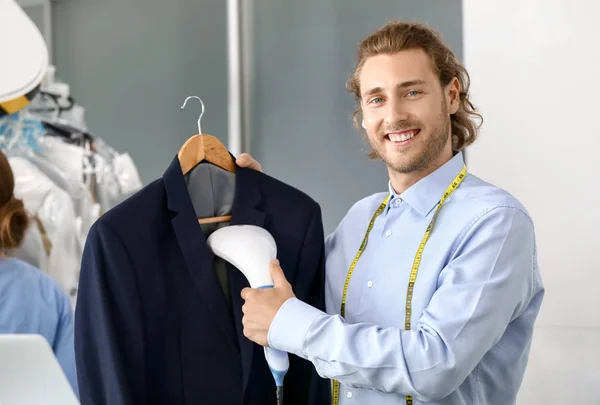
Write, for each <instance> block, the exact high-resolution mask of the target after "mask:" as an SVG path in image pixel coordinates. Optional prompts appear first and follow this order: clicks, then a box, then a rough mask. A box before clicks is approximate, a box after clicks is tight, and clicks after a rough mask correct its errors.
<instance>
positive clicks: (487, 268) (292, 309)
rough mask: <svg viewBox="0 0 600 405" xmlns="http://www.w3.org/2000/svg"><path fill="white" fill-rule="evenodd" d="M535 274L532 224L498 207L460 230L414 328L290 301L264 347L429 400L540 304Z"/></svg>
mask: <svg viewBox="0 0 600 405" xmlns="http://www.w3.org/2000/svg"><path fill="white" fill-rule="evenodd" d="M534 267H535V239H534V230H533V224H532V223H531V220H530V219H529V218H528V217H527V216H526V215H525V214H524V213H523V212H521V211H519V210H517V209H513V208H508V207H506V208H496V209H493V210H492V211H490V212H488V213H487V214H485V215H484V216H482V217H481V218H480V219H479V220H478V221H476V222H475V224H474V225H473V226H472V227H470V228H469V229H468V230H467V231H466V233H465V235H464V238H463V239H462V242H461V243H460V245H459V247H458V249H457V252H456V254H455V255H454V257H452V258H451V260H450V262H449V263H448V265H447V266H446V267H445V268H444V269H442V271H441V273H440V276H439V287H438V289H437V290H436V292H435V293H434V294H433V297H432V299H431V301H430V303H429V305H428V307H427V308H426V309H425V310H424V311H423V314H422V316H421V318H420V319H419V321H418V322H417V323H416V324H415V328H414V329H413V330H409V331H405V330H404V329H401V328H397V327H381V326H378V325H374V324H369V323H357V324H348V323H346V322H345V321H344V319H343V318H342V317H340V316H339V315H328V314H326V313H324V312H322V311H319V310H317V309H315V308H312V307H311V306H310V305H307V304H306V303H303V302H302V301H301V300H300V299H299V298H298V299H297V298H292V299H290V300H288V301H286V302H285V303H284V305H283V306H282V307H281V308H280V310H279V311H278V313H277V315H276V316H275V319H274V320H273V323H272V325H271V328H270V329H269V345H270V346H271V347H274V348H276V349H279V350H285V351H287V352H290V353H294V354H296V355H298V356H300V357H302V358H306V359H308V360H310V361H311V362H312V363H313V364H314V365H315V367H316V368H317V370H318V371H319V373H320V375H323V376H325V377H329V378H332V379H336V380H339V381H340V382H342V383H343V384H346V385H349V386H353V387H362V388H370V389H373V390H378V391H383V392H394V393H398V394H402V395H412V396H414V397H415V398H417V399H419V400H421V401H424V402H429V401H436V400H439V399H441V398H444V397H445V396H447V395H448V394H450V393H451V392H453V391H455V390H456V389H457V388H458V386H459V385H460V384H461V383H462V381H464V379H465V378H466V377H467V376H468V375H469V374H470V373H471V372H472V371H473V369H474V368H475V367H476V366H477V364H478V363H479V362H480V361H481V359H482V358H483V356H484V355H485V354H486V353H487V352H488V351H489V350H490V349H491V348H492V347H493V346H494V345H496V343H498V341H499V340H500V338H501V337H502V335H503V334H504V331H505V329H506V327H507V325H508V324H509V323H510V322H511V321H512V320H514V319H515V318H516V317H517V316H519V315H520V314H521V313H522V312H523V311H524V310H525V309H526V308H527V307H528V305H529V304H530V303H533V304H534V305H535V306H539V304H540V300H541V299H542V296H543V288H542V287H541V286H540V285H538V284H537V282H536V280H535V278H534V271H533V269H534ZM533 320H534V319H530V320H529V322H533ZM529 327H530V328H532V325H530V326H529ZM520 344H525V343H520Z"/></svg>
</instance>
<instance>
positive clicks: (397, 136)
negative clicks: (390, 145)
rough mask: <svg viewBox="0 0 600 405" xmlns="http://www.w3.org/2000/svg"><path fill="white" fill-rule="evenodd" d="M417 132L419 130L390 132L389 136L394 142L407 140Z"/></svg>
mask: <svg viewBox="0 0 600 405" xmlns="http://www.w3.org/2000/svg"><path fill="white" fill-rule="evenodd" d="M416 134H417V131H416V130H415V131H410V132H404V133H403V134H401V135H400V134H389V135H388V137H389V138H390V141H392V142H405V141H408V140H409V139H411V138H413V137H414V136H415V135H416Z"/></svg>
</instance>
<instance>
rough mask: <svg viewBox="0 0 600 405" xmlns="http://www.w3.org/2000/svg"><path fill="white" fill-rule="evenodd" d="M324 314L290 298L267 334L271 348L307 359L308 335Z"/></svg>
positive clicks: (276, 316)
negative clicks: (305, 350) (306, 344)
mask: <svg viewBox="0 0 600 405" xmlns="http://www.w3.org/2000/svg"><path fill="white" fill-rule="evenodd" d="M324 314H325V313H324V312H322V311H320V310H318V309H317V308H314V307H311V306H310V305H308V304H306V303H304V302H302V301H300V300H299V299H298V298H290V299H289V300H287V301H286V302H284V303H283V305H282V306H281V308H279V311H277V313H276V314H275V318H274V319H273V322H272V323H271V327H270V328H269V332H268V334H267V341H268V343H269V346H270V347H272V348H273V349H277V350H281V351H285V352H288V353H293V354H295V355H297V356H300V357H302V358H305V359H306V357H307V356H306V354H305V353H304V340H305V338H306V334H307V333H308V331H309V329H310V327H311V326H312V324H313V323H314V322H315V320H316V319H317V318H318V317H319V316H321V315H324Z"/></svg>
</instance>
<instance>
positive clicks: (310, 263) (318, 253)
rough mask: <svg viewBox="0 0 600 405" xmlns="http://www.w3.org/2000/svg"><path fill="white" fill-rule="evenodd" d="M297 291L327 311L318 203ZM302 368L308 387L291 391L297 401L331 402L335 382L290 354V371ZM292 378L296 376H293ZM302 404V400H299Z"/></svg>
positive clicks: (312, 219)
mask: <svg viewBox="0 0 600 405" xmlns="http://www.w3.org/2000/svg"><path fill="white" fill-rule="evenodd" d="M293 287H294V293H295V294H296V296H297V297H298V298H299V299H301V300H302V301H303V302H305V303H307V304H308V305H311V306H312V307H314V308H317V309H319V310H321V311H325V242H324V235H323V221H322V217H321V208H320V207H319V206H318V205H317V206H316V208H315V209H314V211H313V213H312V216H311V220H310V222H309V225H308V228H307V231H306V234H305V238H304V243H303V246H302V251H301V253H300V257H299V261H298V278H297V280H296V282H295V283H294V286H293ZM294 369H297V370H298V371H300V370H302V372H303V373H304V376H302V377H299V378H301V379H302V378H304V379H306V380H305V381H307V383H308V387H309V388H308V390H307V391H305V392H302V393H300V392H299V393H293V392H288V391H289V390H288V389H287V387H286V394H285V395H286V398H287V395H288V394H289V395H290V396H291V397H293V398H295V400H296V401H297V400H298V398H299V397H302V398H306V404H307V405H308V404H329V403H331V383H330V382H329V380H328V379H324V378H322V377H321V376H320V375H319V374H318V373H317V371H316V369H315V367H314V366H313V364H312V363H310V362H309V361H307V360H305V359H302V358H300V357H296V356H290V371H292V372H293V371H294ZM291 377H292V376H291ZM295 403H299V402H295Z"/></svg>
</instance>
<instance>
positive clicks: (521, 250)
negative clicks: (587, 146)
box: [238, 22, 544, 405]
mask: <svg viewBox="0 0 600 405" xmlns="http://www.w3.org/2000/svg"><path fill="white" fill-rule="evenodd" d="M348 87H349V89H350V91H352V92H353V94H354V95H355V96H356V99H357V102H358V107H357V110H356V112H355V122H356V123H357V124H358V123H359V121H360V122H361V125H362V127H363V128H364V129H365V132H366V137H367V139H368V141H369V143H370V145H371V147H372V152H371V156H372V157H373V158H379V159H381V160H383V161H384V162H385V164H386V166H387V169H388V173H389V190H388V191H387V192H385V193H378V194H375V195H372V196H369V197H366V198H364V199H362V200H361V201H358V202H357V203H356V204H354V206H352V208H351V209H350V210H349V211H348V213H347V214H346V216H345V217H344V219H343V220H342V222H341V223H340V225H339V226H338V228H337V229H336V230H335V232H334V233H333V234H332V235H330V236H329V237H328V238H327V242H326V277H327V287H326V302H327V313H323V312H321V311H319V310H317V309H315V308H313V307H311V306H309V305H307V304H305V303H303V302H301V301H299V300H298V299H297V298H295V297H294V293H293V291H292V289H291V287H290V285H289V283H288V282H287V281H286V279H285V276H284V274H283V272H282V270H281V268H280V267H279V265H278V264H277V263H274V264H273V265H272V267H271V271H272V274H273V278H274V281H275V288H273V289H270V290H256V289H249V288H248V289H244V290H243V291H242V297H243V298H244V299H245V304H244V307H243V311H244V314H245V316H244V319H243V323H244V332H245V335H246V336H247V337H248V338H249V339H251V340H253V341H255V342H256V343H259V344H261V345H269V346H271V347H274V348H276V349H280V350H284V351H288V352H290V353H293V354H296V355H298V356H301V357H303V358H306V359H308V360H310V361H311V362H312V363H313V364H314V366H315V368H316V369H317V371H318V372H319V374H320V375H322V376H324V377H327V378H331V379H332V380H334V383H333V395H334V404H337V403H339V404H344V405H347V404H353V403H356V404H378V405H386V404H438V405H450V404H452V405H463V404H464V405H466V404H469V405H470V404H486V405H510V404H515V402H516V396H517V392H518V389H519V387H520V384H521V381H522V378H523V374H524V371H525V367H526V364H527V359H528V355H529V348H530V344H531V339H532V333H533V326H534V322H535V320H536V317H537V315H538V312H539V309H540V305H541V303H542V299H543V295H544V288H543V286H542V281H541V278H540V274H539V270H538V267H537V257H536V245H535V235H534V227H533V223H532V221H531V218H530V217H529V215H528V213H527V211H526V210H525V208H524V207H523V206H522V205H521V204H520V203H519V201H517V200H516V199H515V198H514V197H513V196H511V195H510V194H509V193H508V192H506V191H504V190H501V189H499V188H497V187H495V186H493V185H491V184H489V183H486V182H485V181H483V180H481V179H479V178H478V177H476V176H474V175H472V174H470V173H468V172H467V170H466V168H465V165H464V161H463V157H462V153H461V151H462V150H463V148H465V147H466V146H468V145H470V144H472V143H473V142H474V141H475V139H476V138H477V129H478V127H477V125H476V124H475V122H474V119H475V118H478V117H480V116H479V115H478V114H477V113H476V112H475V110H474V107H473V105H472V104H471V101H470V100H469V93H468V90H469V77H468V74H467V72H466V70H465V68H464V67H463V66H462V65H461V64H460V63H459V62H458V61H457V60H456V58H455V56H454V55H453V53H452V52H451V51H450V50H449V49H448V47H447V46H446V45H444V43H443V42H442V41H441V40H440V38H439V37H438V35H437V34H436V33H435V32H434V31H432V30H430V29H429V28H427V27H425V26H423V25H419V24H414V23H406V22H393V23H389V24H387V25H386V26H385V27H383V28H382V29H380V30H379V31H377V32H375V33H373V34H372V35H370V36H369V37H368V38H366V39H365V40H364V41H363V42H362V43H361V44H360V47H359V53H358V64H357V66H356V70H355V72H354V74H353V76H352V77H351V78H350V80H349V83H348ZM361 116H362V120H361V119H360V117H361ZM238 164H240V165H242V166H250V167H254V168H257V169H259V170H260V165H259V164H258V162H256V161H255V160H253V159H252V158H251V157H250V156H248V155H244V156H240V159H238Z"/></svg>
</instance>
